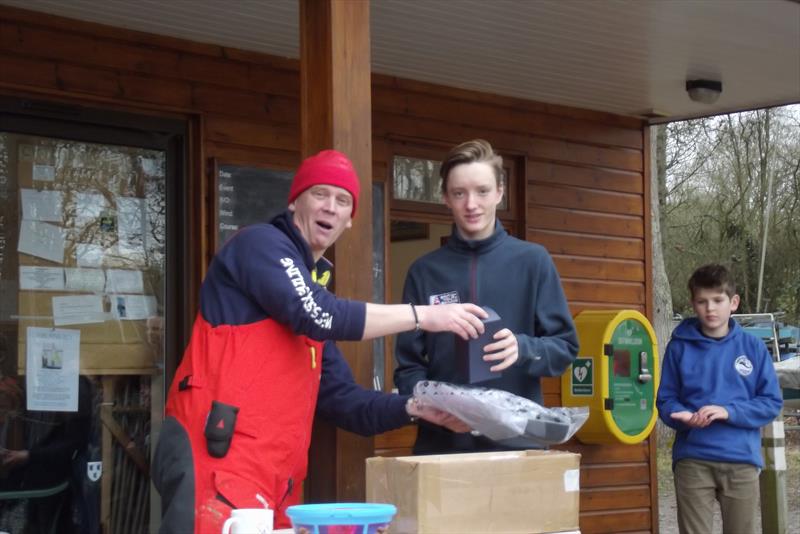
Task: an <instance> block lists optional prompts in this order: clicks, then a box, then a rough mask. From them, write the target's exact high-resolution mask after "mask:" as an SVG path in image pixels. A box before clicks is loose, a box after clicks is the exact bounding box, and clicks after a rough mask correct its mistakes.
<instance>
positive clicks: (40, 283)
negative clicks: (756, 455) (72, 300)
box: [19, 265, 64, 291]
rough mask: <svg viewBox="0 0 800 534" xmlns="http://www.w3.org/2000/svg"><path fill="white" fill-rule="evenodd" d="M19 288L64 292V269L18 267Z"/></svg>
mask: <svg viewBox="0 0 800 534" xmlns="http://www.w3.org/2000/svg"><path fill="white" fill-rule="evenodd" d="M19 288H20V289H27V290H33V291H64V269H63V268H61V267H34V266H29V265H20V267H19Z"/></svg>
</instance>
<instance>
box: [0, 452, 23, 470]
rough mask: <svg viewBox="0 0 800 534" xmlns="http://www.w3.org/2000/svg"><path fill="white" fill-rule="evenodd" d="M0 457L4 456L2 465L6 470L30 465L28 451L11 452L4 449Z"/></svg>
mask: <svg viewBox="0 0 800 534" xmlns="http://www.w3.org/2000/svg"><path fill="white" fill-rule="evenodd" d="M0 456H2V459H3V460H2V462H3V463H2V465H3V467H4V468H5V469H13V468H15V467H18V466H21V465H25V464H26V463H28V458H29V457H30V454H29V453H28V451H27V450H20V451H17V450H9V449H3V450H2V451H1V452H0Z"/></svg>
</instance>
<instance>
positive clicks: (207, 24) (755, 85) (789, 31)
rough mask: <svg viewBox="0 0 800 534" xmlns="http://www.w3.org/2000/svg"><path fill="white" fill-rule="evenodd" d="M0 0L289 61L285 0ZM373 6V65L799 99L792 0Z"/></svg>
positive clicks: (641, 106) (615, 106)
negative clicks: (692, 83) (698, 81)
mask: <svg viewBox="0 0 800 534" xmlns="http://www.w3.org/2000/svg"><path fill="white" fill-rule="evenodd" d="M339 1H359V0H339ZM0 4H7V5H12V6H16V7H22V8H25V9H30V10H35V11H42V12H47V13H52V14H56V15H61V16H65V17H70V18H75V19H79V20H85V21H91V22H99V23H102V24H107V25H111V26H120V27H124V28H129V29H134V30H139V31H145V32H150V33H155V34H160V35H168V36H174V37H180V38H184V39H190V40H193V41H199V42H204V43H213V44H218V45H222V46H228V47H234V48H241V49H245V50H253V51H258V52H264V53H268V54H273V55H277V56H283V57H290V58H297V57H299V52H298V3H297V1H296V0H238V1H228V2H224V1H220V0H191V1H190V0H171V1H157V0H69V1H63V0H0ZM371 11H372V14H371V19H372V25H371V41H372V65H373V70H374V72H378V73H382V74H387V75H393V76H399V77H403V78H410V79H414V80H421V81H426V82H432V83H437V84H441V85H447V86H453V87H459V88H464V89H472V90H476V91H483V92H488V93H495V94H500V95H507V96H513V97H518V98H524V99H528V100H534V101H539V102H546V103H553V104H560V105H567V106H574V107H579V108H587V109H593V110H598V111H606V112H611V113H618V114H622V115H633V116H638V115H643V114H649V113H652V114H655V115H661V116H663V117H664V118H666V119H677V118H685V117H692V116H700V115H710V114H715V113H722V112H726V111H736V110H742V109H752V108H757V107H764V106H769V105H776V104H785V103H791V102H800V3H798V2H797V1H794V0H703V1H700V0H692V1H690V0H675V1H666V0H641V1H634V0H492V1H487V0H372V1H371ZM690 78H707V79H712V80H720V81H722V84H723V91H722V96H721V97H720V99H719V100H718V101H717V102H716V103H715V104H713V105H708V104H699V103H695V102H692V101H691V100H689V98H688V97H687V95H686V92H685V90H684V84H685V81H686V80H687V79H690ZM655 120H659V119H658V118H656V119H655ZM661 120H663V119H661Z"/></svg>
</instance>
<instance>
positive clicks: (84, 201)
mask: <svg viewBox="0 0 800 534" xmlns="http://www.w3.org/2000/svg"><path fill="white" fill-rule="evenodd" d="M73 198H74V199H75V224H77V225H78V226H83V225H85V224H88V223H90V222H94V221H96V220H97V219H99V218H100V215H102V213H103V212H104V211H106V210H107V209H108V201H107V200H106V197H104V196H103V195H101V194H100V193H97V192H89V191H79V192H77V193H73Z"/></svg>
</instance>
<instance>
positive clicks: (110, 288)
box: [106, 269, 144, 293]
mask: <svg viewBox="0 0 800 534" xmlns="http://www.w3.org/2000/svg"><path fill="white" fill-rule="evenodd" d="M106 293H144V279H143V278H142V271H131V270H127V269H107V270H106Z"/></svg>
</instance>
